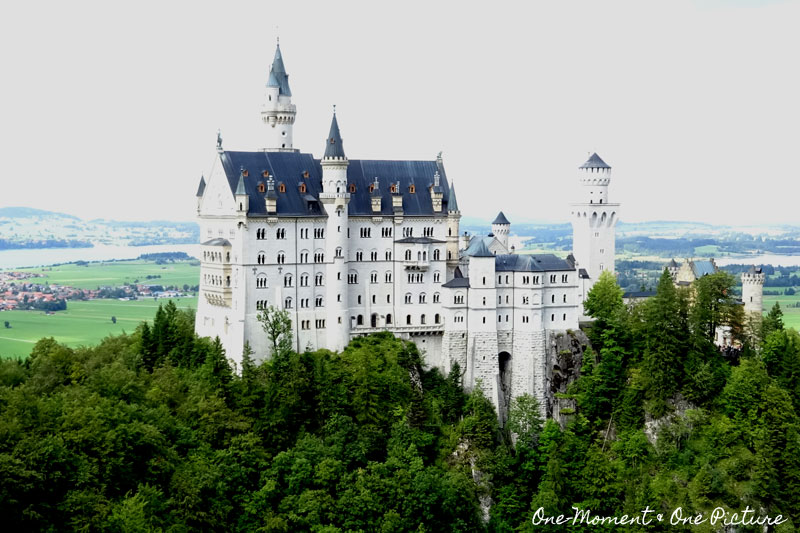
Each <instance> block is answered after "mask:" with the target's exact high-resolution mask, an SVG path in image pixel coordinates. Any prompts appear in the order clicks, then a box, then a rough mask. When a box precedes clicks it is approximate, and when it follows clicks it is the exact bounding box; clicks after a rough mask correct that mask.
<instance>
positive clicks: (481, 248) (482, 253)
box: [469, 239, 494, 257]
mask: <svg viewBox="0 0 800 533" xmlns="http://www.w3.org/2000/svg"><path fill="white" fill-rule="evenodd" d="M469 255H470V256H471V257H494V254H493V253H492V252H490V251H489V248H487V247H486V243H484V242H483V239H481V240H479V241H478V245H477V246H475V249H474V250H473V251H472V252H471V253H470V254H469Z"/></svg>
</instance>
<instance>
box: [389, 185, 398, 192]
mask: <svg viewBox="0 0 800 533" xmlns="http://www.w3.org/2000/svg"><path fill="white" fill-rule="evenodd" d="M389 190H391V191H392V194H394V193H396V192H397V187H396V186H395V185H394V183H393V184H392V186H391V187H390V189H389Z"/></svg>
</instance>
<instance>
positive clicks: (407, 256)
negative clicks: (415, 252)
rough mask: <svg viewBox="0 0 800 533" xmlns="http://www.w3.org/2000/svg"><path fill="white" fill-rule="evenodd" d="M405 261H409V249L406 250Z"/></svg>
mask: <svg viewBox="0 0 800 533" xmlns="http://www.w3.org/2000/svg"><path fill="white" fill-rule="evenodd" d="M406 261H411V250H406Z"/></svg>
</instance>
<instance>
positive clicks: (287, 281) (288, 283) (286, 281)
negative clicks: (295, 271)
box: [283, 274, 294, 287]
mask: <svg viewBox="0 0 800 533" xmlns="http://www.w3.org/2000/svg"><path fill="white" fill-rule="evenodd" d="M283 286H284V287H293V286H294V280H293V279H292V275H291V274H286V275H285V276H284V277H283Z"/></svg>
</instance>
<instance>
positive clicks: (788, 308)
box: [764, 287, 800, 331]
mask: <svg viewBox="0 0 800 533" xmlns="http://www.w3.org/2000/svg"><path fill="white" fill-rule="evenodd" d="M783 289H784V287H765V289H764V290H765V291H770V290H772V291H774V290H780V291H783ZM795 290H796V291H797V293H796V294H793V295H791V296H787V295H785V294H781V295H778V296H771V295H767V294H765V295H764V311H769V310H770V309H772V306H773V305H775V302H778V303H779V304H780V305H781V311H783V325H784V326H786V327H787V328H794V329H796V330H798V331H800V289H798V288H797V287H795Z"/></svg>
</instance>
